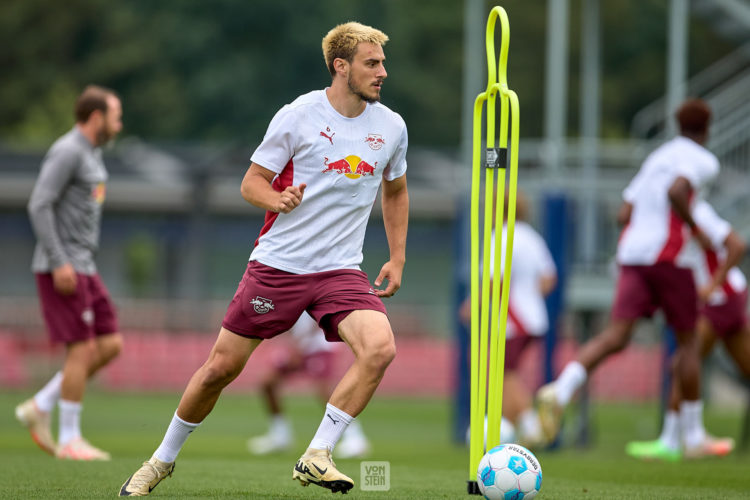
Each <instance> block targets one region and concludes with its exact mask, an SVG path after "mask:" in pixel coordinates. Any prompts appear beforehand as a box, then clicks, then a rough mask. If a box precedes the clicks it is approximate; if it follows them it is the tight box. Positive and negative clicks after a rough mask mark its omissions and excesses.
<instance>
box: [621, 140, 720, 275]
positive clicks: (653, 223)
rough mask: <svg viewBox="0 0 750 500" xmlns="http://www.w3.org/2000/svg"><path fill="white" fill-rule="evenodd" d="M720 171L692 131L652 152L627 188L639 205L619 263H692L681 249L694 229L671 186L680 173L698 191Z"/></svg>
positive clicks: (629, 198) (625, 232) (627, 198)
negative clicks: (675, 206) (677, 207)
mask: <svg viewBox="0 0 750 500" xmlns="http://www.w3.org/2000/svg"><path fill="white" fill-rule="evenodd" d="M718 172H719V160H718V159H717V158H716V156H714V154H713V153H711V152H710V151H708V150H707V149H706V148H704V147H703V146H701V145H700V144H698V143H696V142H694V141H692V140H691V139H688V138H687V137H682V136H679V137H676V138H674V139H672V140H671V141H669V142H666V143H664V144H662V145H661V146H660V147H659V148H657V149H656V150H655V151H654V152H652V153H651V154H650V155H649V156H648V158H646V161H644V162H643V165H642V166H641V169H640V170H639V171H638V173H637V174H636V176H635V177H634V178H633V180H632V181H631V182H630V184H629V185H628V187H627V188H625V191H624V192H623V199H624V200H625V201H626V202H628V203H631V204H632V205H633V211H632V213H631V216H630V222H629V223H628V225H627V226H626V227H625V229H623V232H622V235H621V237H620V241H619V243H618V245H617V262H618V264H621V265H653V264H655V263H657V262H672V263H675V264H676V265H678V266H681V267H687V264H686V263H685V262H684V261H683V259H682V258H681V257H680V253H681V252H682V250H683V248H684V244H685V242H687V240H688V239H689V238H690V231H689V228H688V227H687V225H686V224H684V223H683V221H682V219H680V217H679V216H678V215H677V214H676V213H675V212H674V211H673V210H672V206H671V204H670V202H669V196H668V191H669V188H670V187H671V186H672V183H673V182H674V181H675V180H676V179H677V178H678V177H685V178H686V179H687V180H688V181H689V182H690V184H691V185H692V187H693V189H694V190H695V194H696V195H697V194H698V192H699V191H700V189H701V188H702V187H704V186H705V185H706V184H707V183H708V182H709V181H710V180H712V179H713V178H714V177H716V175H717V174H718Z"/></svg>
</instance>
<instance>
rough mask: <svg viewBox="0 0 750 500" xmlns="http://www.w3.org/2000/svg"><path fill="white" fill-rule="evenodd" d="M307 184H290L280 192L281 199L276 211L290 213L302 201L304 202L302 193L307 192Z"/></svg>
mask: <svg viewBox="0 0 750 500" xmlns="http://www.w3.org/2000/svg"><path fill="white" fill-rule="evenodd" d="M306 187H307V184H300V185H299V186H289V187H287V188H286V189H285V190H283V191H282V192H281V193H279V201H278V203H277V205H276V212H280V213H282V214H288V213H289V212H291V211H292V210H294V209H295V208H297V206H299V204H300V203H302V195H303V194H304V193H305V188H306Z"/></svg>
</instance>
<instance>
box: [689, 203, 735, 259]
mask: <svg viewBox="0 0 750 500" xmlns="http://www.w3.org/2000/svg"><path fill="white" fill-rule="evenodd" d="M692 215H693V218H694V219H695V223H696V224H697V225H698V227H699V228H700V230H701V231H703V234H705V235H706V236H708V239H709V240H711V244H712V245H713V246H714V248H716V249H719V248H722V247H723V246H724V241H726V239H727V236H729V233H730V232H731V231H732V226H731V225H730V224H729V222H727V221H726V220H724V219H722V218H721V217H720V216H719V214H717V213H716V211H715V210H714V209H713V207H712V206H711V205H709V204H708V202H706V201H704V200H699V201H698V202H697V203H696V204H695V206H694V207H693V210H692Z"/></svg>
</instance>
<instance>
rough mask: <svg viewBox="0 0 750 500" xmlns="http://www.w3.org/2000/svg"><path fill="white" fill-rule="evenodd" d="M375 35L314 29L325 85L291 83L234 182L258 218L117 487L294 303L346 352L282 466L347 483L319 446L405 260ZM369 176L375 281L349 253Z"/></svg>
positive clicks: (366, 397) (329, 434) (343, 423)
mask: <svg viewBox="0 0 750 500" xmlns="http://www.w3.org/2000/svg"><path fill="white" fill-rule="evenodd" d="M387 40H388V37H387V36H386V35H385V34H384V33H382V32H381V31H379V30H376V29H374V28H371V27H369V26H364V25H362V24H359V23H354V22H351V23H346V24H342V25H339V26H336V27H335V28H333V29H332V30H331V31H330V32H329V33H328V34H327V35H326V36H325V37H324V38H323V54H324V57H325V62H326V65H327V67H328V70H329V72H330V74H331V78H332V82H331V86H330V87H328V88H326V89H324V90H318V91H314V92H310V93H308V94H305V95H302V96H300V97H298V98H297V99H296V100H295V101H294V102H292V103H291V104H289V105H287V106H284V107H283V108H282V109H281V110H280V111H279V112H278V113H276V116H274V118H273V120H272V121H271V124H270V125H269V127H268V131H267V132H266V135H265V137H264V138H263V142H262V143H261V144H260V146H258V148H257V149H256V150H255V153H254V154H253V156H252V159H251V160H252V163H251V165H250V168H249V169H248V171H247V173H246V174H245V178H244V179H243V181H242V188H241V192H242V196H243V197H244V198H245V200H247V201H248V202H249V203H252V204H253V205H256V206H258V207H261V208H264V209H266V210H267V212H266V223H265V225H264V226H263V228H262V229H261V233H260V236H259V237H258V240H257V241H256V245H255V248H254V249H253V252H252V254H251V255H250V263H249V264H248V267H247V270H246V272H245V275H244V276H243V278H242V281H241V282H240V284H239V287H238V288H237V292H236V294H235V296H234V299H233V300H232V302H231V303H230V305H229V308H228V311H227V314H226V316H225V317H224V321H223V323H222V328H221V330H220V332H219V336H218V338H217V340H216V343H215V344H214V347H213V349H212V350H211V353H210V354H209V357H208V360H207V361H206V362H205V364H204V365H203V366H202V367H201V368H199V369H198V371H196V372H195V374H194V375H193V377H192V378H191V380H190V382H189V384H188V387H187V389H186V390H185V392H184V393H183V396H182V400H181V401H180V404H179V406H178V408H177V411H176V412H175V414H174V417H173V418H172V422H171V423H170V425H169V428H168V429H167V433H166V435H165V436H164V440H163V441H162V444H161V445H160V446H159V447H158V448H157V450H156V451H155V452H154V454H153V456H152V457H151V458H150V459H149V460H148V461H146V462H145V463H144V464H143V466H142V467H141V468H140V469H138V470H137V471H136V473H135V474H133V475H132V476H131V477H130V478H128V479H127V481H126V482H125V484H123V485H122V487H121V489H120V495H121V496H130V495H147V494H149V493H150V491H151V490H152V489H153V488H154V487H155V486H156V485H157V484H158V483H159V482H160V481H161V480H162V479H164V478H165V477H166V476H167V475H169V474H171V473H172V470H173V469H174V462H175V459H176V458H177V455H178V453H179V451H180V449H181V448H182V446H183V445H184V444H185V441H186V440H187V437H188V435H189V434H190V433H191V432H193V430H195V429H196V428H197V427H198V425H199V424H200V422H202V421H203V419H205V418H206V416H207V415H208V414H209V413H210V412H211V410H212V409H213V406H214V404H215V403H216V401H217V400H218V398H219V395H220V394H221V391H222V390H223V389H224V387H226V386H227V385H228V384H229V383H230V382H231V381H232V380H234V378H235V377H237V375H239V374H240V373H241V372H242V369H243V368H244V367H245V364H246V363H247V360H248V358H249V357H250V355H251V354H252V352H253V351H254V350H255V348H256V347H257V346H258V344H260V342H261V341H262V340H263V339H267V338H272V337H274V336H276V335H279V334H281V333H283V332H285V331H287V330H289V329H290V328H291V327H292V325H294V323H296V322H297V319H299V317H300V315H301V314H302V313H303V312H304V311H305V310H306V311H307V312H309V313H310V315H311V316H312V317H313V318H315V320H316V321H317V322H318V324H319V325H320V326H321V328H322V329H323V331H324V332H325V335H326V338H327V339H328V340H330V341H341V340H343V341H344V342H346V344H347V345H348V346H349V347H350V348H351V350H352V352H353V353H354V357H355V361H354V363H353V364H352V366H351V367H350V368H349V370H348V371H347V372H346V373H345V374H344V376H343V378H342V379H341V380H340V381H339V383H338V385H337V386H336V387H335V389H334V390H333V394H331V396H330V398H329V400H328V404H327V405H326V410H325V413H324V415H323V418H322V420H321V423H320V427H319V428H318V431H317V432H316V433H315V436H314V437H313V439H312V441H311V442H310V446H309V448H308V449H307V450H306V451H305V453H304V454H303V455H302V457H301V458H300V459H299V460H298V461H297V463H296V465H295V466H294V469H293V471H292V479H297V480H299V481H300V483H301V484H302V485H303V486H307V485H308V484H309V483H314V484H317V485H319V486H322V487H325V488H328V489H330V490H331V491H332V492H337V491H341V492H344V493H345V492H347V491H349V490H350V489H351V488H352V487H353V486H354V481H353V480H352V479H351V478H349V477H348V476H346V475H344V474H342V473H341V472H339V471H338V469H337V468H336V464H335V463H334V462H333V460H332V459H331V453H332V451H333V449H334V447H335V446H336V443H337V442H338V440H339V439H340V438H341V435H342V433H343V432H344V430H345V429H346V427H347V426H348V425H349V424H350V423H351V422H352V420H354V418H355V417H356V416H357V415H359V414H360V413H361V412H362V410H364V408H365V407H366V406H367V403H368V402H369V401H370V398H372V395H373V393H374V392H375V389H376V388H377V386H378V384H379V383H380V380H381V379H382V377H383V375H384V374H385V370H386V368H387V367H388V365H389V364H390V362H391V361H392V360H393V357H394V356H395V355H396V344H395V341H394V337H393V331H392V330H391V325H390V322H389V320H388V317H387V316H386V310H385V306H384V305H383V302H382V300H381V297H390V296H392V295H393V294H394V293H396V291H397V290H398V289H399V288H400V286H401V277H402V273H403V268H404V263H405V260H406V232H407V226H408V214H409V195H408V191H407V187H406V148H407V143H408V139H407V132H406V125H405V124H404V121H403V119H402V118H401V117H400V116H399V115H398V114H397V113H394V112H393V111H391V110H390V109H388V108H387V107H385V106H383V105H382V104H380V103H379V100H380V89H381V86H382V85H383V81H384V80H385V78H386V76H387V73H386V71H385V66H384V61H385V55H384V53H383V45H384V44H385V43H386V41H387ZM381 186H382V198H381V200H382V210H383V222H384V225H385V232H386V236H387V238H388V246H389V249H390V257H389V260H388V262H386V263H385V264H384V265H383V267H382V268H381V270H380V273H379V274H378V276H377V277H376V278H375V282H374V285H375V286H376V287H381V285H383V286H385V285H384V282H385V281H387V282H388V284H387V286H385V288H378V289H373V287H372V286H371V285H370V282H369V280H368V278H367V275H366V274H365V273H364V272H362V271H361V270H360V269H359V266H360V264H361V262H362V246H363V243H364V236H365V229H366V228H367V221H368V219H369V216H370V212H371V211H372V206H373V204H374V203H375V198H376V196H377V192H378V190H379V189H380V188H381ZM303 196H304V198H303Z"/></svg>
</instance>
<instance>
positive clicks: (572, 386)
mask: <svg viewBox="0 0 750 500" xmlns="http://www.w3.org/2000/svg"><path fill="white" fill-rule="evenodd" d="M587 378H588V374H587V373H586V368H584V367H583V365H582V364H581V363H579V362H578V361H571V362H570V363H568V364H567V365H565V369H564V370H563V371H562V373H561V374H560V376H559V377H557V380H556V381H555V394H556V395H557V403H558V404H559V405H560V406H562V407H563V408H565V407H566V406H568V403H570V400H571V399H572V398H573V394H575V393H576V391H577V390H578V389H579V388H580V387H581V386H582V385H583V384H584V383H585V382H586V379H587Z"/></svg>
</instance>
